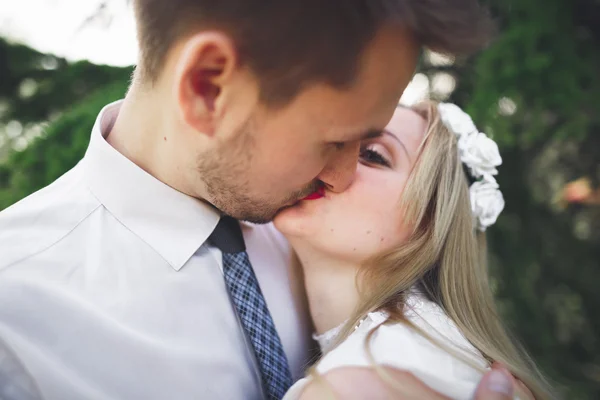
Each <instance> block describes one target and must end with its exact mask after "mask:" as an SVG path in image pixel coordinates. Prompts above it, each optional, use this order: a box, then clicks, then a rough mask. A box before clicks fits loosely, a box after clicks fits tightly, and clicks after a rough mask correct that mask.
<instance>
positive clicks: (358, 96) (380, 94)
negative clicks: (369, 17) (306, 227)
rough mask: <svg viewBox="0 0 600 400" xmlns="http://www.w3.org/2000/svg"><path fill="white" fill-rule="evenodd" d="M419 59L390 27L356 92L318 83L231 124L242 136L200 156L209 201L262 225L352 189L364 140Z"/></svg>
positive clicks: (371, 53) (382, 121) (371, 50)
mask: <svg viewBox="0 0 600 400" xmlns="http://www.w3.org/2000/svg"><path fill="white" fill-rule="evenodd" d="M417 57H418V48H417V45H416V44H415V42H414V41H413V39H412V38H411V37H410V36H409V35H408V34H406V33H405V32H404V31H400V30H396V29H382V31H381V32H380V33H379V34H378V35H377V36H376V37H375V39H374V40H373V42H372V43H371V44H370V46H369V47H368V48H367V50H366V52H365V53H364V56H363V58H362V62H361V65H360V70H359V74H358V77H357V80H356V82H355V83H354V84H353V85H352V86H351V87H350V88H349V89H346V90H335V89H333V88H331V87H330V86H328V85H325V84H318V85H313V86H310V87H309V88H307V89H306V90H304V91H303V92H301V93H300V94H299V95H298V96H297V97H296V98H295V99H294V100H293V101H292V102H291V103H290V104H289V105H287V106H286V107H284V108H282V109H278V110H272V109H269V108H266V107H264V106H261V105H256V106H255V107H253V109H252V110H249V112H248V113H247V114H246V117H245V118H243V119H239V120H238V122H237V123H230V125H232V124H233V125H235V126H233V127H231V126H230V127H229V128H228V129H229V130H230V131H232V132H234V134H231V135H228V136H227V139H226V140H223V141H222V142H221V143H220V145H219V146H218V147H216V148H214V149H211V150H210V152H203V153H202V154H200V155H199V156H198V161H197V162H198V166H197V171H198V172H199V176H200V177H201V179H202V181H203V183H204V185H205V188H206V192H207V196H206V197H207V199H206V200H208V201H210V202H211V203H212V204H214V205H215V206H216V207H218V208H219V209H220V210H222V211H223V212H224V213H226V214H229V215H231V216H233V217H236V218H239V219H243V220H248V221H252V222H258V223H262V222H267V221H270V220H271V219H272V218H273V217H274V216H275V214H276V213H277V212H278V211H279V210H281V209H282V208H284V207H286V206H289V205H291V204H294V203H295V202H296V201H297V200H299V199H301V198H303V197H305V196H306V195H308V194H309V193H311V192H313V191H314V190H315V187H316V186H317V185H319V184H320V182H321V183H322V184H325V185H327V186H328V187H329V188H330V190H333V191H336V192H340V191H343V190H344V189H346V188H347V187H348V185H349V184H350V183H351V182H352V179H353V177H354V174H355V172H356V168H357V162H358V155H359V148H360V141H361V139H363V138H365V136H368V135H369V134H371V135H373V134H374V133H377V132H380V131H381V130H383V128H384V127H385V126H386V125H387V123H388V122H389V120H390V118H391V116H392V114H393V112H394V110H395V108H396V105H397V103H398V100H399V98H400V96H401V95H402V92H403V91H404V89H405V88H406V86H407V84H408V83H409V81H410V79H411V77H412V74H413V71H414V68H415V65H416V61H417ZM224 119H227V118H226V116H225V118H224Z"/></svg>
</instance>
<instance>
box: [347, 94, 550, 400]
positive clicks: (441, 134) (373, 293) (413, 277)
mask: <svg viewBox="0 0 600 400" xmlns="http://www.w3.org/2000/svg"><path fill="white" fill-rule="evenodd" d="M411 109H412V110H414V111H415V112H417V113H418V114H420V115H421V116H422V117H423V118H425V120H426V121H427V122H428V124H427V126H428V129H427V132H426V134H425V138H424V140H423V142H422V144H421V147H420V149H419V156H418V160H417V162H416V164H415V166H414V168H413V170H412V171H411V175H410V177H409V180H408V182H407V185H406V187H405V190H404V194H403V196H402V199H401V201H400V203H401V204H400V206H401V207H402V209H403V211H404V221H405V223H407V224H408V226H411V227H413V229H412V234H411V235H410V236H409V238H408V239H407V240H406V241H405V243H404V244H403V245H401V246H400V247H398V248H396V249H394V250H392V251H390V252H389V253H387V254H384V255H380V256H378V257H377V258H376V259H374V260H372V262H369V263H368V264H367V265H365V266H364V268H362V269H361V271H360V273H359V275H358V276H357V285H358V287H359V290H360V293H361V303H360V305H359V306H358V307H357V309H356V310H355V312H354V314H353V316H352V317H351V318H350V320H349V321H348V322H347V324H346V325H345V327H344V329H343V333H342V335H341V336H340V338H339V339H338V343H340V342H341V341H343V340H344V339H345V338H346V337H347V336H348V335H349V334H350V333H351V331H352V329H353V327H354V326H356V325H357V324H358V323H359V322H360V321H361V320H362V319H363V318H364V317H365V316H366V315H367V314H368V313H369V312H372V311H376V310H382V311H386V312H387V313H388V314H389V315H390V318H389V320H388V322H387V323H398V322H401V323H409V322H408V321H407V319H406V318H405V317H404V313H403V310H404V307H405V300H406V296H407V294H408V293H409V292H410V291H411V290H412V289H414V288H415V287H419V288H420V289H421V290H422V291H423V292H424V293H425V295H426V296H427V297H428V299H429V300H431V301H433V302H434V303H436V304H437V305H439V306H440V307H441V308H442V309H443V310H444V311H445V312H446V314H447V315H448V316H449V317H450V318H451V319H452V320H453V321H454V323H455V324H456V325H457V327H458V328H459V329H460V331H461V332H462V333H463V335H464V336H465V337H466V338H467V339H468V340H469V341H470V342H471V344H473V346H474V347H476V348H477V349H478V350H479V351H480V352H481V353H482V354H483V356H484V357H485V358H486V359H487V360H488V361H489V362H490V363H491V362H500V363H502V364H503V365H504V366H506V367H507V368H508V370H509V371H510V372H511V373H512V374H513V375H514V376H515V377H517V378H518V379H520V380H521V381H522V382H523V383H524V384H525V385H526V386H527V387H528V388H529V389H530V390H531V392H532V393H533V394H534V395H535V397H536V398H537V399H550V398H553V396H554V395H553V394H552V390H551V388H550V385H549V384H548V383H547V381H546V380H545V379H544V377H543V375H542V374H541V373H540V372H539V370H538V369H537V368H536V366H535V364H534V363H533V361H532V360H531V359H530V358H529V356H528V355H527V353H526V352H525V351H524V350H523V349H522V348H521V347H520V345H518V344H517V342H516V341H515V340H513V339H511V337H510V336H509V334H508V333H507V330H506V329H505V327H504V326H503V324H502V322H501V319H500V317H499V316H498V313H497V311H496V307H495V305H494V299H493V295H492V292H491V290H490V286H489V282H488V271H487V265H486V246H485V235H484V234H483V233H481V232H479V231H476V230H475V229H474V222H473V217H472V213H471V206H470V200H469V182H468V179H467V176H466V174H465V172H464V169H463V165H462V163H461V161H460V159H459V156H458V150H457V143H456V137H455V135H454V134H453V133H452V132H450V131H449V130H448V129H447V128H446V127H445V125H444V124H443V123H442V122H441V120H440V116H439V113H438V107H437V103H435V102H429V101H428V102H423V103H420V104H418V105H416V106H413V107H411ZM423 199H427V201H423ZM411 326H413V327H414V328H415V329H418V328H417V327H416V326H414V325H413V324H411ZM418 330H419V329H418ZM375 331H376V330H374V331H372V332H371V335H372V334H373V333H374V332H375ZM419 331H421V330H419ZM421 333H422V334H424V335H425V333H424V332H422V331H421ZM371 335H369V336H368V338H367V342H366V344H365V345H366V346H367V350H368V347H369V346H368V343H369V339H370V337H371ZM425 336H427V335H425ZM429 339H430V340H432V339H431V338H429ZM438 344H439V343H438ZM439 345H440V346H441V347H444V348H445V349H446V350H448V351H450V352H452V353H454V354H457V353H460V352H457V351H455V350H456V349H450V348H448V346H444V345H442V344H439ZM459 356H460V354H459ZM462 358H463V359H465V361H466V362H468V363H469V361H468V359H467V357H462ZM470 364H472V363H470ZM377 369H378V371H380V372H381V373H385V372H384V371H383V369H381V368H377ZM383 378H384V379H385V380H386V381H390V379H389V377H383Z"/></svg>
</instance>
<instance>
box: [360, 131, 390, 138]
mask: <svg viewBox="0 0 600 400" xmlns="http://www.w3.org/2000/svg"><path fill="white" fill-rule="evenodd" d="M384 132H385V131H384V130H383V129H369V130H368V131H366V132H364V133H363V134H362V135H360V138H358V140H368V139H376V138H378V137H380V136H382V135H383V133H384Z"/></svg>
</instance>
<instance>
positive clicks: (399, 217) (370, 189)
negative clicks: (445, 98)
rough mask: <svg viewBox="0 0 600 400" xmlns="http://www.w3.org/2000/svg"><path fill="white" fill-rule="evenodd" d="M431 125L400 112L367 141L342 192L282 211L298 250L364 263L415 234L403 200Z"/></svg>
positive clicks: (284, 227)
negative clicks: (401, 203)
mask: <svg viewBox="0 0 600 400" xmlns="http://www.w3.org/2000/svg"><path fill="white" fill-rule="evenodd" d="M425 131H426V121H425V119H424V118H423V117H421V116H420V115H419V114H417V113H416V112H414V111H412V110H410V109H406V108H398V109H396V111H395V113H394V116H393V117H392V120H391V121H390V122H389V124H388V125H387V127H386V129H385V132H384V134H383V135H382V136H381V137H379V138H376V139H371V140H368V141H365V142H364V143H363V144H362V145H361V149H360V161H359V164H358V167H357V170H356V175H355V178H354V180H353V182H352V184H351V185H350V186H349V187H348V189H347V190H346V191H344V192H342V193H334V192H330V191H327V190H325V191H324V193H322V194H323V196H322V197H320V196H319V195H318V194H316V195H314V196H309V197H316V198H313V199H307V200H302V201H300V202H298V203H297V204H296V205H294V206H292V207H290V208H287V209H285V210H283V211H281V212H280V213H279V214H278V215H277V216H276V217H275V220H274V223H275V226H276V227H277V228H278V229H279V230H280V231H281V232H282V233H283V234H284V235H285V236H286V237H287V238H288V239H289V240H290V242H291V243H292V245H293V246H294V247H295V248H296V249H297V250H299V251H301V249H302V248H306V247H307V246H306V245H308V248H310V249H314V250H317V251H319V252H320V253H324V254H327V255H328V256H329V257H334V258H336V259H340V260H343V261H348V262H353V263H354V262H356V263H361V262H364V261H366V260H367V259H369V258H371V257H373V256H375V255H377V254H379V253H381V252H383V251H387V250H390V249H392V248H393V247H396V246H398V245H399V244H400V243H402V242H403V241H404V240H405V239H406V238H407V236H408V235H409V234H410V230H411V227H410V226H409V225H408V224H404V223H403V211H402V209H401V208H400V207H399V200H400V198H401V195H402V192H403V191H404V187H405V185H406V182H407V180H408V177H409V175H410V172H411V170H412V168H413V166H414V164H415V162H416V159H417V156H418V149H419V146H420V144H421V142H422V140H423V137H424V134H425Z"/></svg>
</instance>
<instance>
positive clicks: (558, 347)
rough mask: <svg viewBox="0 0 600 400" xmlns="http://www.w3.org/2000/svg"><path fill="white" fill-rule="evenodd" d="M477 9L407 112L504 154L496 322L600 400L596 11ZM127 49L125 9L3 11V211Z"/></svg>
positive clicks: (599, 23)
mask: <svg viewBox="0 0 600 400" xmlns="http://www.w3.org/2000/svg"><path fill="white" fill-rule="evenodd" d="M488 5H489V6H490V7H491V9H492V12H493V15H494V17H495V19H496V20H497V22H498V27H499V33H498V35H497V38H496V40H495V41H494V42H493V44H492V45H491V46H490V47H489V49H487V50H486V51H485V52H482V53H481V54H479V55H477V56H475V57H473V58H471V59H468V60H454V59H452V58H449V57H445V56H442V55H439V54H435V53H430V52H426V53H425V54H424V57H423V60H422V63H421V65H420V66H419V71H418V73H417V74H416V75H415V77H414V79H413V82H412V83H411V85H410V87H409V88H408V89H407V91H406V93H405V95H404V97H403V102H405V103H413V102H415V101H418V100H420V99H422V98H426V97H429V98H433V99H439V100H449V101H453V102H456V103H457V104H459V105H461V106H462V107H464V108H465V109H466V110H467V111H468V112H469V113H470V114H471V115H472V117H473V119H474V120H475V121H476V123H477V125H478V126H479V127H480V129H482V130H483V131H485V132H486V133H488V134H489V135H491V136H493V138H494V139H495V140H496V141H497V142H498V143H499V145H500V148H501V152H502V157H503V159H504V164H503V166H502V167H501V168H500V175H499V178H498V180H499V182H500V185H501V188H502V191H503V193H504V196H505V199H506V204H507V205H506V210H505V212H504V213H503V214H502V216H501V218H500V219H499V221H498V223H497V225H496V226H494V227H493V228H492V229H490V230H489V247H490V253H491V255H490V256H491V274H492V275H493V285H494V289H495V292H496V294H497V298H498V301H499V303H500V305H501V310H502V312H503V315H504V316H505V318H506V320H507V321H508V322H509V324H510V326H511V327H512V329H513V331H514V332H515V334H516V335H517V336H518V337H519V338H520V339H521V341H522V342H523V343H524V344H525V346H526V347H527V348H528V349H529V350H530V351H531V353H532V354H533V356H534V358H535V359H536V360H537V361H538V362H539V364H540V365H541V367H542V369H543V370H544V371H545V372H546V373H547V374H548V375H549V376H550V377H551V378H552V379H553V380H554V381H555V382H556V384H557V387H558V388H559V389H560V390H561V391H562V394H563V397H564V398H567V399H600V340H599V339H600V268H599V267H600V189H598V188H599V181H600V0H488ZM136 51H137V50H136V43H135V29H134V26H133V19H132V13H131V10H130V8H129V4H128V2H127V0H104V1H100V0H86V1H83V0H19V1H10V0H0V210H2V209H3V208H6V207H8V206H10V205H11V204H12V203H14V202H16V201H18V200H20V199H21V198H23V197H25V196H27V195H28V194H30V193H32V192H34V191H35V190H37V189H39V188H41V187H43V186H45V185H47V184H49V183H50V182H52V181H53V180H54V179H56V178H57V177H59V176H60V175H61V174H63V173H64V172H65V171H66V170H68V169H69V168H71V167H72V166H74V165H75V164H76V163H77V161H78V160H79V159H80V158H81V157H82V155H83V154H84V152H85V149H86V147H87V143H88V139H89V135H90V129H91V127H92V125H93V122H94V119H95V117H96V115H97V113H98V112H99V110H100V109H101V108H102V106H103V105H105V104H107V103H108V102H110V101H113V100H117V99H119V98H122V97H123V96H124V93H125V91H126V89H127V85H128V81H129V78H130V75H131V72H132V67H131V65H132V64H133V63H134V62H135V59H136ZM1 245H2V244H1V243H0V246H1Z"/></svg>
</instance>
